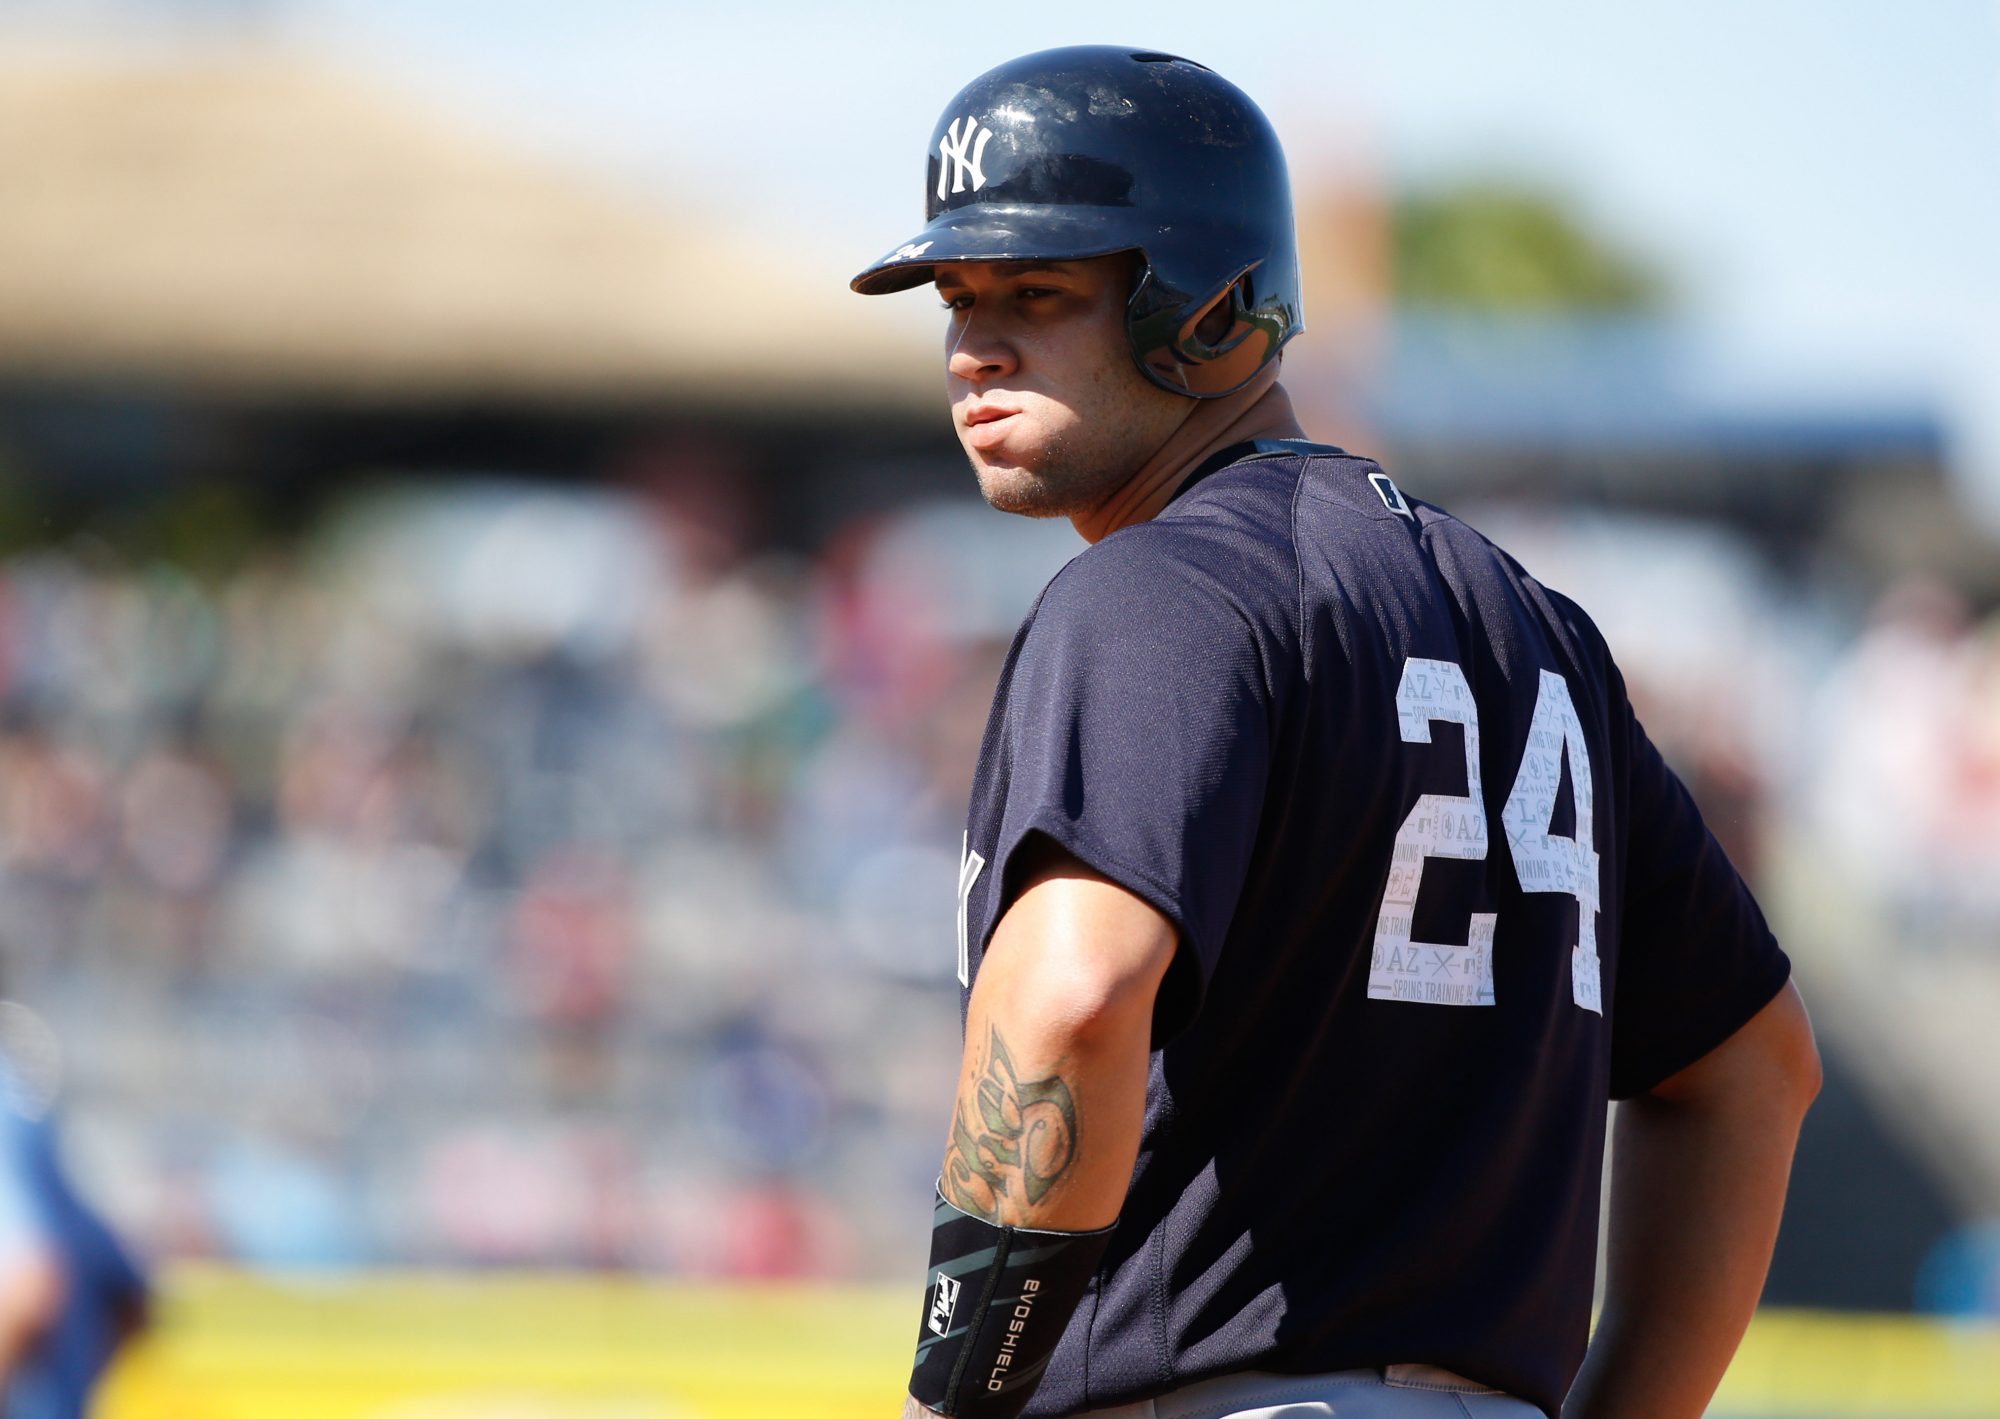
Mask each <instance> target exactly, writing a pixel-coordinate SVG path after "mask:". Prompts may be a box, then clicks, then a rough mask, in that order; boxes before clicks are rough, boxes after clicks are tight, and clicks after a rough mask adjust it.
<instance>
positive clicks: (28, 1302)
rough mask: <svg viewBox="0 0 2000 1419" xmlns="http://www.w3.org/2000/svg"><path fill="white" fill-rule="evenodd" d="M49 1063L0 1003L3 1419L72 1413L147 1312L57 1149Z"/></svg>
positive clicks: (139, 1286)
mask: <svg viewBox="0 0 2000 1419" xmlns="http://www.w3.org/2000/svg"><path fill="white" fill-rule="evenodd" d="M54 1060H55V1054H54V1049H53V1042H52V1040H50V1038H49V1037H48V1036H47V1033H46V1029H45V1027H42V1026H41V1025H40V1021H39V1020H38V1019H37V1018H36V1017H35V1016H33V1015H32V1014H31V1013H29V1012H28V1011H27V1010H26V1009H25V1008H24V1007H22V1006H20V1005H16V1004H12V1003H4V1004H0V1419H80V1416H82V1415H83V1414H84V1413H86V1412H87V1410H88V1406H89V1399H90V1394H91V1390H92V1388H93V1387H94V1386H95V1385H96V1383H97V1380H98V1378H99V1376H101V1375H102V1374H103V1373H104V1371H105V1369H106V1368H107V1367H108V1366H109V1365H110V1363H111V1360H112V1357H113V1356H115V1355H116V1354H117V1352H118V1349H119V1347H120V1346H122V1345H123V1344H124V1343H125V1342H126V1340H128V1339H129V1338H131V1337H132V1336H133V1335H135V1334H136V1333H137V1332H138V1331H139V1330H140V1329H141V1328H142V1327H143V1326H144V1324H145V1320H146V1313H147V1288H146V1281H145V1277H144V1276H143V1275H142V1274H141V1273H140V1271H139V1268H138V1266H137V1265H136V1264H135V1263H134V1262H133V1260H132V1258H131V1257H130V1256H129V1255H128V1254H127V1253H126V1251H125V1249H124V1248H123V1247H122V1246H121V1245H119V1242H118V1239H117V1238H116V1237H114V1236H113V1235H112V1234H111V1229H110V1228H109V1227H107V1226H106V1225H105V1223H104V1221H103V1219H102V1218H100V1217H99V1216H98V1215H97V1214H96V1213H95V1212H94V1211H93V1210H92V1209H91V1208H90V1206H89V1204H87V1203H86V1202H85V1201H84V1200H83V1199H82V1198H81V1197H79V1196H78V1195H77V1192H76V1190H75V1189H74V1188H73V1187H72V1186H71V1185H70V1181H69V1178H68V1176H67V1174H66V1173H65V1171H64V1169H63V1166H62V1162H61V1160H60V1158H59V1157H58V1140H57V1137H56V1128H55V1121H54V1118H53V1117H52V1115H51V1112H50V1109H51V1106H52V1104H53V1097H54V1092H55V1089H54V1080H55V1064H54Z"/></svg>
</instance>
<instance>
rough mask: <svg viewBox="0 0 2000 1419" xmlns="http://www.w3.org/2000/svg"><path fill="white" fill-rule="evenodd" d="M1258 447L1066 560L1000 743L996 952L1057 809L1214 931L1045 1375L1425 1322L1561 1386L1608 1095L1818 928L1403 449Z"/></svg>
mask: <svg viewBox="0 0 2000 1419" xmlns="http://www.w3.org/2000/svg"><path fill="white" fill-rule="evenodd" d="M1307 447H1308V448H1310V447H1311V446H1307ZM1246 451H1247V452H1250V453H1251V454H1252V456H1251V457H1248V458H1239V459H1238V460H1237V461H1234V462H1229V463H1227V464H1226V466H1222V467H1220V468H1219V469H1217V470H1216V471H1213V472H1211V473H1209V474H1208V475H1207V476H1205V477H1201V478H1200V479H1199V480H1198V481H1195V482H1194V483H1193V484H1192V486H1190V487H1188V488H1185V489H1184V490H1183V491H1182V493H1181V494H1180V496H1178V497H1177V498H1176V499H1175V500H1174V501H1173V502H1172V503H1171V504H1170V505H1169V506H1168V507H1167V509H1166V510H1165V512H1164V513H1163V514H1162V515H1161V516H1159V517H1157V518H1154V519H1153V520H1152V521H1150V522H1146V523H1142V524H1139V525H1137V526H1133V527H1128V528H1125V529H1123V530H1121V531H1119V532H1116V533H1113V534H1112V535H1111V536H1109V537H1107V538H1105V539H1104V540H1103V541H1102V542H1099V543H1097V544H1096V545H1095V546H1092V547H1090V548H1088V549H1087V550H1085V551H1084V552H1083V553H1081V554H1080V555H1079V556H1077V557H1076V559H1075V560H1073V561H1072V562H1070V563H1069V565H1068V566H1066V567H1065V568H1064V569H1063V570H1062V571H1061V572H1060V573H1059V574H1058V575H1057V576H1056V577H1055V579H1054V580H1053V581H1052V582H1051V583H1050V584H1049V586H1048V587H1047V589H1046V590H1045V591H1044V592H1043V593H1042V596H1041V599H1040V600H1039V602H1038V603H1037V605H1036V607H1035V609H1034V610H1033V611H1032V612H1031V613H1030V614H1029V617H1028V619H1027V622H1026V623H1025V624H1024V625H1023V627H1022V629H1021V631H1020V634H1019V635H1018V636H1017V637H1016V639H1015V641H1014V645H1013V648H1012V650H1011V652H1010V653H1009V656H1008V659H1007V662H1006V666H1005V669H1004V670H1003V672H1002V675H1001V679H1000V685H999V689H998V692H997V694H996V696H995V698H994V703H993V711H992V717H991V719H990V720H989V722H988V725H987V730H986V737H985V742H984V744H983V746H982V748H981V752H980V761H979V769H978V775H977V778H976V780H975V783H974V786H973V792H972V803H971V812H970V817H969V820H968V829H967V834H966V848H965V857H964V866H963V869H962V870H961V873H960V879H959V882H960V898H961V911H962V919H961V934H960V950H961V960H960V965H961V971H960V975H961V980H962V981H964V982H966V983H967V984H968V985H969V983H970V982H971V981H972V980H974V979H976V977H977V972H978V968H979V960H980V956H981V954H982V952H983V950H984V947H985V945H986V943H987V941H988V939H989V937H990V936H991V933H992V930H993V926H994V924H995V922H996V921H997V920H998V919H999V916H1000V914H1001V912H1002V911H1003V910H1004V909H1005V907H1006V905H1007V904H1008V902H1009V901H1010V900H1011V899H1012V897H1013V896H1014V895H1015V894H1016V893H1017V892H1018V891H1019V889H1020V876H1021V867H1022V865H1023V862H1024V860H1026V858H1028V857H1029V856H1030V855H1031V854H1024V853H1023V852H1022V848H1023V846H1024V845H1026V844H1028V842H1029V839H1030V838H1031V837H1033V836H1034V835H1036V834H1042V835H1046V837H1048V838H1049V839H1052V840H1053V841H1054V842H1055V843H1058V844H1060V845H1061V846H1062V847H1063V848H1065V849H1067V850H1068V851H1069V852H1071V853H1073V854H1075V856H1077V857H1078V858H1080V859H1081V860H1082V861H1084V862H1085V863H1087V864H1089V865H1090V866H1092V867H1094V868H1095V869H1097V870H1098V871H1100V872H1102V873H1104V874H1105V875H1106V876H1108V877H1110V878H1112V879H1113V880H1115V881H1117V882H1119V883H1121V884H1123V885H1124V886H1125V887H1126V888H1128V889H1129V890H1131V891H1132V892H1134V893H1136V894H1138V895H1139V896H1141V897H1143V898H1145V899H1146V900H1147V901H1149V902H1151V903H1152V904H1153V905H1155V906H1156V907H1158V908H1159V909H1160V910H1161V911H1162V912H1164V913H1165V914H1166V915H1167V916H1168V917H1169V918H1171V919H1172V920H1173V921H1174V922H1175V924H1176V925H1177V926H1178V927H1179V930H1180V933H1181V945H1180V949H1179V951H1178V953H1177V955H1176V957H1175V961H1174V964H1173V966H1172V967H1171V968H1170V970H1169V972H1168V975H1167V979H1166V982H1165V984H1164V986H1163V987H1162V990H1161V995H1160V1000H1159V1005H1158V1007H1157V1011H1156V1015H1155V1020H1154V1045H1155V1052H1154V1055H1153V1058H1152V1068H1151V1077H1150V1080H1149V1083H1148V1090H1147V1102H1146V1124H1145V1135H1144V1142H1143V1145H1142V1147H1141V1151H1140V1154H1139V1161H1138V1166H1137V1169H1136V1171H1135V1173H1134V1177H1133V1183H1132V1189H1131V1193H1130V1195H1129V1197H1128V1198H1127V1201H1126V1205H1125V1209H1124V1212H1123V1214H1122V1216H1121V1218H1120V1220H1119V1223H1118V1228H1117V1231H1116V1232H1115V1234H1114V1240H1113V1242H1112V1245H1111V1249H1110V1251H1109V1253H1108V1254H1107V1256H1106V1258H1105V1261H1104V1265H1103V1268H1102V1270H1101V1272H1100V1274H1099V1276H1098V1279H1097V1284H1096V1286H1095V1287H1094V1289H1093V1291H1092V1293H1091V1294H1090V1295H1089V1296H1088V1297H1086V1299H1085V1300H1084V1302H1083V1304H1082V1305H1081V1306H1080V1307H1079V1309H1078V1310H1077V1312H1076V1315H1075V1317H1074V1319H1073V1320H1072V1322H1071V1324H1070V1326H1069V1329H1068V1331H1067V1332H1066V1334H1065V1335H1064V1338H1063V1341H1062V1346H1061V1349H1060V1350H1059V1352H1058V1354H1057V1355H1056V1357H1055V1361H1054V1363H1053V1364H1052V1365H1051V1366H1050V1368H1049V1371H1048V1374H1047V1377H1046V1379H1045V1380H1044V1381H1043V1384H1042V1387H1041V1390H1040V1391H1039V1392H1038V1394H1037V1395H1036V1396H1035V1399H1034V1402H1033V1403H1032V1405H1031V1406H1030V1408H1029V1411H1028V1412H1029V1413H1030V1414H1059V1413H1064V1412H1068V1411H1071V1410H1076V1409H1082V1408H1086V1407H1095V1406H1101V1405H1111V1404H1118V1403H1124V1402H1128V1401H1131V1400H1134V1399H1140V1398H1145V1397H1147V1396H1150V1395H1154V1394H1159V1393H1161V1392H1164V1391H1166V1390H1168V1389H1171V1388H1174V1387H1176V1386H1178V1385H1181V1384H1185V1383H1188V1382H1190V1381H1194V1380H1198V1379H1202V1378H1205V1377H1208V1376H1212V1375H1216V1374H1220V1373H1225V1372H1229V1371H1234V1370H1243V1369H1265V1370H1277V1371H1282V1372H1294V1373H1305V1372H1315V1371H1323V1370H1339V1369H1347V1368H1355V1367H1361V1366H1368V1365H1384V1364H1396V1363H1429V1364H1436V1365H1443V1366H1446V1367H1448V1368H1450V1369H1453V1370H1456V1371H1458V1372H1460V1373H1461V1374H1464V1375H1467V1376H1470V1377H1472V1378H1474V1379H1478V1380H1481V1381H1484V1382H1486V1383H1488V1384H1492V1385H1495V1386H1497V1387H1499V1388H1501V1389H1505V1390H1508V1391H1510V1392H1512V1393H1514V1394H1517V1395H1519V1396H1521V1397H1523V1398H1525V1399H1528V1400H1530V1401H1532V1402H1533V1403H1535V1404H1537V1405H1539V1406H1541V1407H1542V1408H1543V1409H1544V1410H1546V1411H1548V1412H1549V1413H1550V1414H1551V1415H1553V1414H1555V1413H1556V1412H1557V1410H1558V1409H1559V1407H1560V1405H1561V1401H1562V1397H1563V1395H1564V1393H1565V1392H1566V1391H1567V1389H1568V1387H1569V1384H1570V1382H1571V1380H1572V1378H1573V1377H1574V1375H1575V1372H1576V1369H1577V1366H1578V1364H1579V1363H1580V1361H1581V1359H1582V1355H1583V1350H1584V1345H1585V1341H1586V1336H1587V1330H1588V1326H1589V1320H1590V1301H1591V1286H1592V1278H1593V1267H1594V1261H1595V1240H1596V1234H1597V1226H1596V1221H1597V1209H1598V1188H1599V1174H1600V1170H1601V1167H1602V1159H1603V1153H1604V1128H1605V1106H1606V1101H1607V1100H1608V1099H1611V1098H1617V1097H1623V1096H1627V1095H1631V1094H1634V1093H1638V1092H1641V1091H1644V1090H1646V1089H1648V1088H1649V1087H1651V1086H1652V1085H1654V1084H1656V1083H1658V1082H1659V1081H1660V1080H1662V1079H1664V1078H1666V1077H1667V1076H1668V1075H1670V1074H1673V1073H1674V1072H1676V1071H1678V1070H1679V1069H1681V1068H1682V1067H1684V1066H1685V1065H1688V1064H1690V1063H1692V1062H1693V1061H1694V1060H1696V1059H1698V1058H1700V1057H1701V1056H1702V1055H1703V1054H1705V1053H1707V1052H1708V1051H1709V1050H1710V1049H1712V1048H1714V1047H1715V1046H1716V1045H1717V1044H1719V1043H1721V1042H1722V1041H1723V1040H1724V1039H1726V1038H1727V1037H1728V1036H1729V1035H1730V1034H1732V1033H1733V1032H1734V1031H1735V1030H1736V1029H1737V1028H1738V1027H1739V1026H1740V1025H1742V1024H1743V1023H1744V1021H1746V1020H1747V1019H1749V1017H1750V1016H1751V1015H1753V1014H1755V1013H1756V1012H1757V1010H1759V1009H1760V1008H1761V1007H1762V1006H1763V1005H1765V1004H1766V1003H1767V1002H1768V1001H1769V1000H1770V999H1771V998H1772V996H1774V995H1775V994H1776V993H1777V991H1778V990H1779V988H1780V987H1781V986H1782V985H1783V984H1784V981H1785V979H1786V977H1787V974H1788V971H1789V963H1788V962H1787V960H1786V958H1785V956H1784V953H1783V952H1782V951H1781V950H1779V948H1778V945H1777V943H1776V941H1774V940H1773V939H1772V936H1771V933H1770V931H1769V930H1768V928H1767V927H1766V926H1765V924H1764V920H1763V917H1762V916H1761V915H1760V914H1759V912H1758V910H1757V907H1756V904H1755V903H1754V902H1753V901H1752V900H1751V897H1750V894H1749V892H1748V891H1747V890H1746V889H1745V887H1744V885H1743V883H1742V881H1741V879H1740V878H1739V877H1738V875H1737V873H1736V872H1735V870H1734V869H1733V868H1732V867H1731V865H1730V863H1729V861H1728V859H1727V858H1726V857H1725V856H1724V855H1723V853H1722V850H1721V849H1720V848H1719V847H1718V846H1717V845H1716V842H1715V839H1714V838H1713V837H1711V836H1710V834H1709V832H1708V830H1707V829H1706V828H1705V827H1704V826H1703V824H1702V821H1701V818H1700V816H1699V814H1698V813H1697V812H1696V810H1695V807H1694V805H1693V803H1692V801H1691V800H1690V799H1689V797H1688V794H1687V790H1686V789H1685V788H1683V787H1682V785H1681V783H1680V781H1679V780H1678V779H1677V778H1675V776H1674V775H1673V773H1672V772H1671V771H1670V770H1669V769H1668V768H1667V767H1666V766H1665V764H1664V763H1662V761H1661V759H1660V756H1659V754H1658V752H1657V751H1656V750H1655V749H1654V747H1653V745H1652V744H1651V742H1650V741H1649V740H1648V739H1647V737H1646V734H1645V732H1644V730H1643V729H1641V728H1640V726H1639V723H1638V721H1637V720H1636V719H1635V718H1634V717H1633V714H1632V708H1631V706H1630V704H1628V703H1627V700H1626V694H1625V687H1624V683H1623V681H1622V680H1621V678H1620V676H1619V673H1618V670H1617V667H1616V666H1615V665H1614V664H1613V663H1612V659H1611V656H1610V654H1609V653H1608V651H1607V650H1606V648H1605V645H1604V642H1603V639H1602V638H1601V637H1600V636H1599V634H1598V632H1597V629H1596V628H1595V627H1594V626H1593V625H1592V624H1591V622H1590V620H1589V619H1588V618H1587V617H1586V616H1585V615H1584V614H1583V612H1582V611H1581V610H1579V609H1578V608H1577V607H1576V606H1575V605H1574V604H1572V603H1571V602H1569V601H1567V600H1566V599H1564V598H1563V597H1561V596H1559V595H1557V594H1555V593H1554V592H1551V591H1549V590H1547V589H1546V588H1545V587H1543V586H1541V585H1540V584H1539V583H1537V582H1536V581H1535V580H1534V579H1533V578H1532V577H1530V576H1529V575H1528V574H1527V573H1526V572H1524V571H1523V570H1522V569H1521V568H1520V567H1519V566H1518V565H1516V564H1515V563H1514V562H1513V561H1512V560H1511V559H1510V558H1509V557H1507V555H1506V554H1505V553H1503V552H1501V551H1500V550H1499V549H1498V548H1496V547H1494V546H1493V545H1492V544H1491V543H1490V542H1488V541H1486V540H1485V539H1484V538H1483V537H1481V536H1480V535H1479V534H1478V533H1477V532H1474V531H1473V530H1472V529H1471V528H1469V527H1467V526H1465V525H1464V524H1463V523H1461V522H1459V521H1457V520H1456V519H1454V518H1453V517H1451V516H1450V515H1449V514H1448V513H1445V512H1443V511H1442V510H1440V509H1438V508H1435V507H1432V506H1430V505H1428V504H1425V503H1421V502H1409V501H1406V500H1405V499H1404V498H1403V497H1402V495H1401V494H1400V493H1399V492H1398V491H1397V490H1396V488H1395V486H1394V485H1393V484H1392V483H1391V482H1390V481H1389V480H1388V478H1387V477H1386V476H1385V475H1384V474H1383V473H1382V470H1381V469H1380V468H1379V467H1377V466H1376V465H1375V464H1374V463H1371V462H1369V461H1367V460H1366V459H1361V458H1356V457H1352V456H1348V455H1346V454H1342V453H1340V452H1339V451H1338V450H1324V449H1322V450H1317V451H1311V452H1302V451H1300V449H1299V447H1298V446H1287V445H1276V444H1260V445H1257V446H1256V448H1255V449H1253V450H1238V451H1237V452H1238V453H1239V454H1240V453H1242V452H1246Z"/></svg>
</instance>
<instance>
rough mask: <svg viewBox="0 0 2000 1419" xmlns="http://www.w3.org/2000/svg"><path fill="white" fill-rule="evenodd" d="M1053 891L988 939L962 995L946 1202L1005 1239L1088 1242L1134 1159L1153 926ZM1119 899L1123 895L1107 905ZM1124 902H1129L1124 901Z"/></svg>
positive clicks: (1080, 894) (1154, 921) (1043, 886)
mask: <svg viewBox="0 0 2000 1419" xmlns="http://www.w3.org/2000/svg"><path fill="white" fill-rule="evenodd" d="M1114 890H1116V889H1111V888H1107V887H1104V886H1102V885H1101V884H1099V883H1096V882H1092V881H1089V880H1088V879H1085V878H1075V877H1072V878H1056V879H1051V880H1049V881H1045V882H1042V883H1039V884H1038V885H1037V886H1036V887H1034V888H1031V889H1030V890H1029V891H1028V892H1026V893H1024V894H1023V896H1022V897H1021V899H1020V901H1019V902H1017V903H1016V905H1015V907H1014V908H1013V909H1012V910H1010V911H1009V912H1008V914H1007V916H1006V918H1005V919H1004V920H1003V921H1002V922H1001V924H1000V928H999V930H998V931H996V932H995V935H994V940H993V943H992V945H991V947H990V948H989V950H988V952H987V957H986V960H985V962H984V963H983V965H982V966H981V969H980V973H979V979H978V984H977V985H976V986H975V988H974V989H973V992H972V999H971V1003H970V1008H969V1011H968V1014H967V1021H966V1047H965V1055H964V1059H963V1061H962V1064H961V1067H960V1073H959V1082H958V1095H957V1099H956V1101H955V1103H954V1106H953V1111H952V1123H951V1137H950V1140H949V1142H948V1144H947V1147H946V1149H945V1156H944V1165H943V1169H942V1183H943V1188H944V1194H945V1197H946V1198H947V1199H948V1200H949V1201H950V1202H951V1203H952V1204H953V1205H954V1206H957V1207H958V1208H960V1209H961V1210H963V1211H966V1212H970V1213H972V1214H973V1215H974V1216H979V1217H984V1218H986V1219H987V1220H988V1221H990V1222H994V1223H996V1224H1000V1225H1005V1226H1015V1227H1035V1228H1041V1229H1045V1230H1051V1231H1086V1230H1091V1229H1094V1228H1098V1227H1105V1226H1109V1225H1110V1224H1111V1223H1112V1222H1114V1221H1116V1220H1117V1217H1118V1213H1119V1210H1120V1209H1121V1208H1122V1207H1123V1206H1124V1202H1125V1191H1126V1188H1127V1187H1128V1185H1129V1184H1130V1183H1131V1180H1132V1165H1133V1163H1134V1161H1135V1160H1136V1159H1137V1157H1138V1153H1139V1135H1140V1131H1141V1126H1142V1124H1143V1122H1144V1119H1145V1110H1146V1072H1147V1060H1148V1056H1149V1051H1150V1047H1151V1031H1152V1011H1153V1000H1154V997H1155V995H1156V994H1157V992H1158V989H1159V983H1160V978H1161V976H1162V975H1163V974H1164V972H1165V969H1166V962H1167V961H1168V960H1170V959H1171V956H1172V949H1173V942H1172V936H1171V932H1170V931H1167V932H1166V934H1165V937H1164V944H1163V945H1162V944H1161V943H1160V942H1158V941H1155V940H1150V939H1142V938H1144V936H1145V934H1146V933H1154V934H1155V935H1157V934H1158V933H1160V932H1161V931H1162V930H1163V924H1162V923H1160V922H1159V919H1158V918H1157V917H1156V916H1154V917H1151V919H1150V920H1148V919H1146V918H1144V917H1131V916H1127V915H1123V914H1121V906H1122V904H1120V903H1118V902H1116V901H1115V900H1114V901H1110V902H1104V901H1100V900H1099V898H1098V895H1097V894H1100V893H1104V892H1109V891H1114ZM1119 895H1120V896H1123V895H1124V894H1123V893H1122V892H1121V893H1119ZM1126 900H1127V901H1130V898H1129V897H1128V898H1126Z"/></svg>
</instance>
